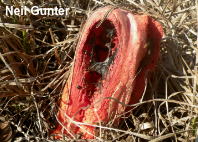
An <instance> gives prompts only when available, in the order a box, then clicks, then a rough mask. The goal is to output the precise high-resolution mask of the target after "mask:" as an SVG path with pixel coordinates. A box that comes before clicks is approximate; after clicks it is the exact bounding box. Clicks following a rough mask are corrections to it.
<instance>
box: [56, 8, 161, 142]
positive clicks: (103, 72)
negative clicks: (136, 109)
mask: <svg viewBox="0 0 198 142" xmlns="http://www.w3.org/2000/svg"><path fill="white" fill-rule="evenodd" d="M109 10H110V7H105V8H102V9H99V10H97V11H96V12H95V13H93V14H92V16H91V17H90V18H89V19H88V20H87V22H86V24H85V26H84V29H83V31H82V35H81V38H80V41H79V44H78V46H77V51H76V55H75V61H74V66H73V73H71V75H70V77H69V79H68V81H67V83H66V85H65V88H64V91H63V95H62V98H61V100H60V110H59V112H58V120H59V121H60V122H61V123H62V125H60V124H59V125H58V128H57V129H56V130H54V131H53V132H52V134H59V136H58V135H57V136H55V137H54V138H60V137H61V133H62V132H63V133H65V134H67V135H69V136H70V137H71V138H72V135H75V134H78V133H82V134H83V138H84V139H92V138H94V136H93V135H94V127H93V126H88V125H79V126H81V128H80V127H79V126H77V125H76V124H75V123H73V122H72V121H71V120H73V121H76V122H82V123H86V124H91V125H95V124H97V123H99V122H103V123H108V122H109V121H112V120H113V123H114V124H117V123H118V121H119V118H117V119H115V120H114V117H115V114H116V113H117V114H122V113H123V112H124V109H125V107H124V106H123V105H122V104H120V103H118V102H116V101H115V100H112V99H110V98H105V97H112V98H115V99H117V100H118V101H120V102H122V103H125V104H134V103H137V102H138V101H139V99H140V98H141V96H142V93H143V91H144V86H145V80H144V77H145V73H146V71H147V70H150V72H152V71H153V70H154V68H155V66H156V63H157V61H158V56H159V50H160V41H161V38H162V34H163V30H162V28H161V25H160V24H159V23H158V22H157V21H155V20H154V19H152V18H151V17H149V16H148V15H138V14H132V13H130V12H127V11H124V10H121V9H118V8H116V9H114V10H113V11H112V12H111V13H110V14H109V15H108V16H107V18H106V19H105V20H104V21H103V22H102V23H100V21H101V20H102V19H103V17H104V15H105V14H106V13H107V12H108V11H109ZM98 26H99V27H98ZM138 71H140V73H139V74H138V75H137V77H136V78H135V76H136V74H137V72H138ZM134 78H135V80H134V81H133V79H134ZM147 78H148V76H147ZM132 82H133V83H132ZM131 84H132V85H131ZM103 98H105V99H103ZM101 99H102V100H101ZM98 101H99V102H98ZM85 107H86V109H84V108H85ZM63 125H64V126H65V129H64V128H63ZM87 132H89V133H90V134H92V135H90V134H89V133H87Z"/></svg>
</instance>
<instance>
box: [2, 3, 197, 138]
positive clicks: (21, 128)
mask: <svg viewBox="0 0 198 142" xmlns="http://www.w3.org/2000/svg"><path fill="white" fill-rule="evenodd" d="M12 5H14V6H15V7H20V6H24V5H26V6H27V7H31V6H34V5H38V6H39V7H41V8H42V7H54V6H58V7H63V8H70V11H69V16H65V15H64V16H53V15H51V16H41V15H36V16H33V15H31V14H27V15H26V16H7V15H5V7H6V6H12ZM106 5H112V6H117V7H119V8H123V9H127V10H129V11H132V12H136V13H146V14H148V15H150V16H151V17H153V18H155V19H156V20H158V21H159V22H160V23H161V24H162V27H163V30H164V36H163V39H162V41H161V51H160V58H159V62H158V64H157V67H156V70H155V72H154V73H153V74H152V78H151V79H150V81H149V83H148V85H147V87H146V91H145V94H144V98H142V99H141V101H140V102H139V103H137V104H134V105H133V106H135V108H133V111H132V110H131V111H130V115H129V116H128V117H126V116H125V114H123V115H122V116H117V117H122V118H123V117H125V118H123V120H124V121H121V122H120V124H119V125H118V126H113V125H112V122H113V121H114V120H112V121H111V122H110V123H109V124H107V125H106V126H104V125H102V124H101V123H102V122H101V123H100V124H99V125H95V127H98V134H96V135H95V140H88V141H98V140H99V141H127V142H128V141H139V140H143V139H144V140H151V141H153V142H154V141H161V140H167V141H170V140H172V141H193V140H195V139H196V137H197V116H198V115H197V114H198V105H197V103H198V97H197V83H198V80H197V66H196V65H197V63H198V58H196V56H197V32H196V31H197V30H196V29H197V11H196V1H195V0H185V1H184V0H112V1H110V0H87V1H84V0H75V1H73V0H65V1H63V0H57V1H56V0H54V1H51V0H50V1H37V0H36V1H24V2H23V1H16V0H11V1H5V0H1V1H0V128H1V131H0V138H1V139H3V138H4V140H10V141H11V139H12V140H15V141H23V140H28V141H29V140H38V141H41V140H46V141H53V139H52V136H50V135H49V130H50V129H53V128H54V127H55V125H56V123H60V122H58V121H57V120H56V114H57V110H58V109H59V108H58V104H59V103H58V100H59V98H60V96H61V93H62V89H63V86H64V84H65V82H66V81H67V78H68V76H69V74H70V72H71V70H70V69H71V67H72V64H73V60H74V53H75V48H76V45H77V43H78V38H79V36H80V31H81V27H83V25H84V23H85V21H86V19H87V18H88V17H89V16H90V15H91V13H93V11H94V10H96V9H98V8H99V7H103V6H106ZM49 29H50V30H49ZM148 96H149V97H148ZM103 99H105V98H103ZM108 99H112V98H108ZM123 105H125V104H123ZM83 109H87V108H83ZM95 115H98V114H97V113H96V114H95ZM66 117H68V116H66ZM70 119H71V121H73V120H72V118H70ZM73 122H74V123H75V124H76V125H78V126H79V127H81V126H82V125H87V124H82V123H79V122H75V121H73ZM74 138H75V139H76V140H79V141H83V140H80V138H81V135H80V134H79V135H76V136H75V135H74ZM64 139H65V140H66V141H69V140H71V139H70V138H69V137H68V136H65V138H64ZM71 141H72V140H71Z"/></svg>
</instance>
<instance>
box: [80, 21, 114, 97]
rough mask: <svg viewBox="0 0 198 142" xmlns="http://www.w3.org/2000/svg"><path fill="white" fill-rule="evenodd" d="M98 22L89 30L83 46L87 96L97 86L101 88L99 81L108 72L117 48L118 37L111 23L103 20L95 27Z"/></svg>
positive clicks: (91, 93) (92, 92) (90, 94)
mask: <svg viewBox="0 0 198 142" xmlns="http://www.w3.org/2000/svg"><path fill="white" fill-rule="evenodd" d="M98 23H99V22H97V23H95V24H94V26H93V27H92V29H91V30H90V33H89V35H88V36H87V40H86V42H85V46H84V48H83V50H84V55H85V56H84V67H85V69H84V70H85V71H86V72H85V78H84V85H83V86H84V88H85V89H86V94H87V95H88V96H92V95H93V94H94V92H95V91H96V88H97V87H99V88H100V90H101V85H102V83H101V81H102V80H104V79H105V78H106V76H107V74H108V73H109V66H110V65H112V64H113V60H114V59H115V57H116V53H117V49H118V48H117V43H118V37H117V33H116V30H115V27H114V25H113V23H112V22H111V21H109V20H105V21H104V22H103V23H102V24H101V25H100V26H99V27H98V28H96V26H97V24H98ZM98 85H99V86H98ZM100 93H101V91H100Z"/></svg>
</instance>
